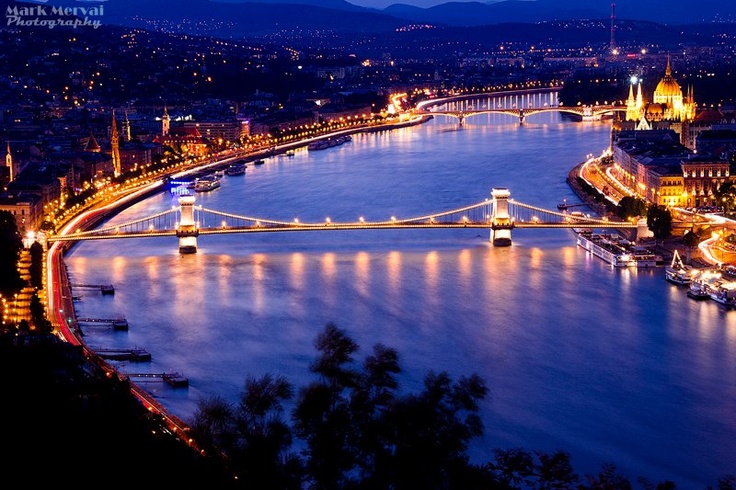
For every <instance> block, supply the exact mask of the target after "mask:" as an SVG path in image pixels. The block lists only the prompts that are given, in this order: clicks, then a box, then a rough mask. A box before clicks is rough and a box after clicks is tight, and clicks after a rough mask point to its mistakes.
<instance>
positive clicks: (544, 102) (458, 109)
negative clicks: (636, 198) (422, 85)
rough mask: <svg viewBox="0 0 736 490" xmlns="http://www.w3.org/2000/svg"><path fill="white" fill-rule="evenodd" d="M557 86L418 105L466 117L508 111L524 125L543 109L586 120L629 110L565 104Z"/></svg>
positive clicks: (437, 112) (461, 118)
mask: <svg viewBox="0 0 736 490" xmlns="http://www.w3.org/2000/svg"><path fill="white" fill-rule="evenodd" d="M558 92H559V90H558V89H532V90H520V91H518V92H515V93H510V94H496V95H494V94H472V95H462V96H453V97H445V98H441V99H432V100H427V101H423V102H420V103H419V104H417V108H416V110H417V112H418V113H420V114H433V115H442V116H448V117H455V118H457V119H458V123H459V124H460V125H462V124H463V122H464V121H465V119H467V118H468V117H471V116H475V115H478V114H507V115H510V116H513V117H515V118H517V119H518V120H519V124H524V120H525V119H526V117H528V116H531V115H533V114H539V113H543V112H563V113H567V114H574V115H576V116H579V117H580V118H582V119H583V120H584V121H592V120H600V119H601V117H602V116H603V115H604V114H612V113H614V112H616V111H619V112H626V106H616V105H610V104H602V105H599V104H595V105H585V106H574V107H573V106H570V107H568V106H562V105H560V104H559V100H558Z"/></svg>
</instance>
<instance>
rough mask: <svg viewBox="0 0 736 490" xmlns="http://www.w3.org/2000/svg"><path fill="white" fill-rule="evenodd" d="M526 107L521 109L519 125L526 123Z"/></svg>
mask: <svg viewBox="0 0 736 490" xmlns="http://www.w3.org/2000/svg"><path fill="white" fill-rule="evenodd" d="M524 117H525V116H524V109H519V125H522V124H524Z"/></svg>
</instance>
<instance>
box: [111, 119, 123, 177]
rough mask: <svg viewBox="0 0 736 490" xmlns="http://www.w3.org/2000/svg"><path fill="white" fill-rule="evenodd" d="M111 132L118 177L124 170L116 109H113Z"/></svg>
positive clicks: (115, 170) (114, 166)
mask: <svg viewBox="0 0 736 490" xmlns="http://www.w3.org/2000/svg"><path fill="white" fill-rule="evenodd" d="M110 133H111V134H110V151H111V156H112V167H113V170H114V172H115V177H117V176H119V175H120V174H121V173H122V170H121V168H120V136H119V135H118V125H117V123H116V122H115V109H113V110H112V129H111V131H110Z"/></svg>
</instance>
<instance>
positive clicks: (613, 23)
mask: <svg viewBox="0 0 736 490" xmlns="http://www.w3.org/2000/svg"><path fill="white" fill-rule="evenodd" d="M608 49H609V52H610V54H611V56H615V55H616V54H618V53H617V51H618V50H617V49H616V4H615V3H612V4H611V43H610V44H609V46H608Z"/></svg>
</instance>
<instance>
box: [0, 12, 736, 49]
mask: <svg viewBox="0 0 736 490" xmlns="http://www.w3.org/2000/svg"><path fill="white" fill-rule="evenodd" d="M610 1H611V0H586V1H585V2H581V0H529V1H517V0H504V1H500V2H496V3H481V2H450V3H445V4H442V5H438V6H436V7H432V8H428V9H421V8H416V7H411V6H408V5H402V4H395V5H392V6H390V7H388V8H386V9H384V10H376V9H367V8H363V7H359V6H356V5H353V4H351V3H349V2H346V1H344V0H260V1H257V2H242V1H239V0H218V1H214V0H155V1H152V0H107V1H105V2H98V1H96V0H87V1H84V2H83V1H81V0H49V1H48V3H46V4H44V5H46V6H50V5H52V4H53V5H63V6H67V7H80V6H90V5H91V6H95V5H104V15H103V16H102V18H101V20H102V21H103V22H104V23H105V24H111V25H120V26H126V27H138V28H143V29H148V30H153V31H163V32H170V33H186V34H195V35H201V36H209V37H217V38H222V39H239V40H246V41H253V42H262V43H280V44H283V45H289V46H293V47H297V48H310V47H319V48H328V49H335V50H340V49H342V50H344V51H345V53H358V54H365V55H375V54H376V53H379V54H380V53H385V52H391V53H392V54H395V55H399V54H401V55H412V52H414V54H420V53H423V54H424V55H425V57H427V58H430V57H434V56H443V55H447V54H453V53H454V52H463V53H473V52H482V51H484V50H489V49H490V47H492V46H496V47H497V46H498V44H499V43H503V42H515V43H528V44H530V45H531V44H535V45H550V44H555V45H571V46H572V45H576V46H578V47H579V46H581V45H583V44H585V43H594V44H598V45H601V44H605V43H606V42H607V41H608V40H609V39H610ZM289 2H294V3H289ZM297 2H298V3H297ZM3 4H4V5H9V6H14V5H15V6H17V5H23V4H22V3H20V2H14V1H12V0H0V5H3ZM581 4H582V5H584V7H582V8H581V7H580V5H581ZM29 5H30V4H29ZM616 5H617V7H616V8H617V18H616V40H617V43H618V44H619V45H621V46H626V45H629V46H632V48H636V47H637V46H639V47H644V46H657V47H658V48H659V49H674V48H675V47H677V46H680V45H682V43H692V44H701V45H708V43H709V42H711V41H713V40H715V39H717V37H718V36H719V35H720V36H724V35H725V36H726V37H725V38H730V39H733V38H734V37H736V34H735V31H736V22H731V23H716V22H709V23H705V24H697V23H696V21H697V20H698V19H702V20H706V19H709V20H712V19H714V18H717V17H720V18H732V19H736V2H724V1H722V0H701V1H700V2H698V5H697V8H694V7H693V6H692V5H691V4H690V3H689V2H686V1H685V0H647V1H646V2H642V1H640V0H618V1H617V2H616ZM3 8H5V7H3ZM554 19H556V20H554ZM568 19H588V21H585V22H582V21H580V20H578V21H575V22H570V21H568ZM668 20H673V21H674V20H678V21H680V22H688V25H685V24H675V23H668V22H669V21H668ZM411 25H415V26H416V25H423V26H425V27H427V28H424V29H419V28H416V27H415V28H407V27H408V26H411ZM430 26H431V27H430ZM721 39H723V37H722V38H721ZM458 50H459V51H458Z"/></svg>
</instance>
